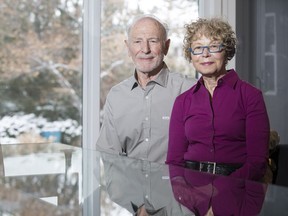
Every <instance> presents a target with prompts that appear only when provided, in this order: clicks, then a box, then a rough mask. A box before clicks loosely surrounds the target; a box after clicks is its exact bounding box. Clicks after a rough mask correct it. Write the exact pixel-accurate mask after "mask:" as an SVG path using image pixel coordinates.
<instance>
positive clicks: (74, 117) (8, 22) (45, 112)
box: [0, 0, 83, 146]
mask: <svg viewBox="0 0 288 216" xmlns="http://www.w3.org/2000/svg"><path fill="white" fill-rule="evenodd" d="M82 9H83V2H82V0H66V1H44V0H42V1H23V0H20V1H18V0H11V1H1V3H0V11H1V13H0V17H1V21H0V26H1V31H0V46H1V49H0V61H1V69H0V97H1V103H0V143H1V144H9V143H31V142H35V143H39V142H47V141H49V142H61V143H65V144H69V145H74V146H79V145H80V143H81V142H80V138H81V134H82V126H81V107H82V98H81V97H82V96H81V95H82V25H83V17H82Z"/></svg>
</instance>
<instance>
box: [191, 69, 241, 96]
mask: <svg viewBox="0 0 288 216" xmlns="http://www.w3.org/2000/svg"><path fill="white" fill-rule="evenodd" d="M238 79H239V77H238V75H237V73H236V71H235V70H234V69H231V70H228V71H227V73H226V74H225V76H223V77H222V78H220V79H219V80H218V84H217V86H221V85H227V86H230V87H231V88H232V89H234V88H235V85H236V83H237V80H238ZM201 86H204V81H203V77H201V78H200V79H199V80H198V81H197V83H196V86H195V89H194V91H193V93H195V92H197V91H198V90H199V89H200V87H201Z"/></svg>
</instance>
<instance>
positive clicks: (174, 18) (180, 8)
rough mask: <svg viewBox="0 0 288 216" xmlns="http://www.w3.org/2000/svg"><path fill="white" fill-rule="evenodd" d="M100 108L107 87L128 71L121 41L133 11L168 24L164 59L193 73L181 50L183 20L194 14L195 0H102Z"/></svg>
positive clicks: (129, 63) (173, 68) (130, 66)
mask: <svg viewBox="0 0 288 216" xmlns="http://www.w3.org/2000/svg"><path fill="white" fill-rule="evenodd" d="M101 3H102V14H101V17H102V21H101V109H102V107H103V105H104V103H105V99H106V95H107V93H108V91H109V90H110V88H111V87H112V86H113V85H115V84H116V83H119V82H120V81H122V80H123V79H125V78H127V77H128V76H130V75H132V73H133V69H134V66H133V63H132V61H131V59H129V56H128V54H127V50H126V47H125V44H124V39H125V34H126V32H125V30H126V27H127V23H129V22H130V21H131V19H133V18H134V17H135V16H136V15H140V14H153V15H155V16H157V17H158V18H160V19H161V20H163V21H164V22H166V23H167V24H168V26H169V30H170V31H169V35H168V36H169V37H170V39H171V44H170V48H169V52H168V55H167V56H166V57H165V62H166V64H167V65H168V67H169V68H170V70H171V71H177V72H180V73H184V74H187V75H190V76H195V71H194V70H193V68H192V67H191V64H190V65H189V64H188V62H187V61H186V60H185V59H184V55H183V53H182V46H183V32H184V24H185V23H188V22H190V21H192V20H194V19H197V18H198V1H197V0H192V1H191V0H173V1H172V0H170V1H165V0H161V1H150V0H149V1H147V0H138V1H128V0H105V1H102V2H101Z"/></svg>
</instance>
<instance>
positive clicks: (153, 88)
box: [97, 15, 196, 163]
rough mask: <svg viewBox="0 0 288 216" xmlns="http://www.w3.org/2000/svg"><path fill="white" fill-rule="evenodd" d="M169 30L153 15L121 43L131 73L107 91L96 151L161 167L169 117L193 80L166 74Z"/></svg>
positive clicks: (129, 31) (143, 19) (135, 26)
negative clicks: (128, 61) (178, 99)
mask: <svg viewBox="0 0 288 216" xmlns="http://www.w3.org/2000/svg"><path fill="white" fill-rule="evenodd" d="M167 32H168V28H167V27H166V25H165V24H164V23H162V22H161V21H160V20H159V19H157V18H156V17H154V16H150V15H145V16H141V17H137V18H136V19H135V20H134V21H133V22H132V24H131V25H130V26H129V27H128V29H127V36H128V37H127V40H125V44H126V46H127V49H128V53H129V56H130V57H131V59H132V61H133V62H134V65H135V71H134V74H133V75H132V76H131V77H130V78H128V79H126V80H124V81H122V82H121V83H119V84H117V85H115V86H114V87H112V88H111V90H110V92H109V93H108V95H107V99H106V103H105V106H104V121H103V125H102V128H101V131H100V136H99V139H98V140H97V149H98V150H104V151H106V152H112V153H116V154H121V155H125V156H128V157H133V158H140V159H144V160H149V161H154V162H159V163H164V162H165V159H166V153H167V148H168V128H169V120H170V113H171V110H172V106H173V103H174V100H175V98H176V97H177V96H178V95H179V94H180V93H182V92H183V91H185V90H187V89H188V88H190V87H191V86H192V85H193V84H194V83H195V82H196V80H195V79H189V78H187V77H185V76H183V75H181V74H179V73H172V72H170V71H169V69H168V67H167V65H166V64H165V62H164V57H165V56H166V55H167V53H168V49H169V45H170V39H169V38H168V36H167Z"/></svg>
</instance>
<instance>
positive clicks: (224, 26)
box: [183, 18, 237, 63]
mask: <svg viewBox="0 0 288 216" xmlns="http://www.w3.org/2000/svg"><path fill="white" fill-rule="evenodd" d="M184 27H185V29H186V32H185V36H184V41H183V42H184V46H183V49H184V56H185V58H186V59H187V60H188V61H189V62H191V52H190V51H189V48H190V47H191V43H192V42H193V41H195V40H197V39H199V38H200V37H201V36H206V37H207V38H210V39H212V40H218V41H221V42H222V44H223V46H224V50H225V52H226V59H227V62H228V60H231V59H232V58H233V57H234V55H235V52H236V43H237V38H236V34H235V32H234V31H233V29H232V27H231V25H230V24H229V23H228V22H226V21H224V20H222V19H220V18H211V19H204V18H199V19H198V20H197V21H194V22H191V23H190V24H186V25H185V26H184ZM227 62H226V63H227Z"/></svg>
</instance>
